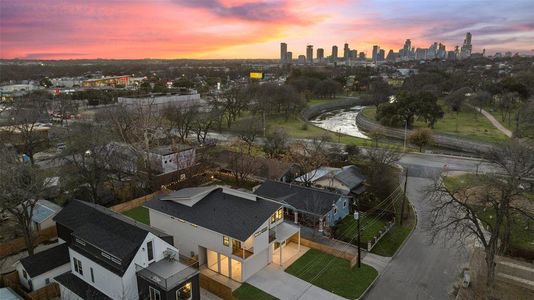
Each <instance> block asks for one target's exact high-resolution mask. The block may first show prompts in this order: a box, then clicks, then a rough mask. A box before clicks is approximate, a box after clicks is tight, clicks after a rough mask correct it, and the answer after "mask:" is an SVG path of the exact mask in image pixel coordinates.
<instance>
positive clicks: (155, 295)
mask: <svg viewBox="0 0 534 300" xmlns="http://www.w3.org/2000/svg"><path fill="white" fill-rule="evenodd" d="M148 293H149V295H150V300H161V295H160V293H159V291H158V290H157V289H155V288H153V287H151V286H149V287H148Z"/></svg>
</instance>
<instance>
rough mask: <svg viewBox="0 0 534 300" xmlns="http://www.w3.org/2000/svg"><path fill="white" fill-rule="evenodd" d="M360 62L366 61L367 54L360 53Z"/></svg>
mask: <svg viewBox="0 0 534 300" xmlns="http://www.w3.org/2000/svg"><path fill="white" fill-rule="evenodd" d="M358 58H359V59H360V60H365V53H364V52H363V51H362V52H360V55H359V56H358Z"/></svg>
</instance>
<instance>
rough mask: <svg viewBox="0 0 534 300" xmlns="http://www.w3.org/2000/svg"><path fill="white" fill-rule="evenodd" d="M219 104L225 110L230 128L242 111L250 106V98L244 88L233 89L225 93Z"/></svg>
mask: <svg viewBox="0 0 534 300" xmlns="http://www.w3.org/2000/svg"><path fill="white" fill-rule="evenodd" d="M219 102H220V104H221V105H222V107H223V108H224V111H225V115H226V124H227V125H228V128H230V127H232V123H233V122H234V121H235V120H236V119H237V117H238V116H239V115H240V114H241V111H242V110H243V109H245V108H246V107H247V106H248V103H249V98H248V96H247V93H245V92H244V90H243V89H242V88H240V87H232V88H230V89H228V90H227V91H225V92H224V93H223V95H222V97H221V98H220V99H219Z"/></svg>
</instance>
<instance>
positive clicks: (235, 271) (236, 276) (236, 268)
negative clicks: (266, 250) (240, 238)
mask: <svg viewBox="0 0 534 300" xmlns="http://www.w3.org/2000/svg"><path fill="white" fill-rule="evenodd" d="M232 279H233V280H235V281H239V282H241V262H240V261H238V260H235V259H233V258H232Z"/></svg>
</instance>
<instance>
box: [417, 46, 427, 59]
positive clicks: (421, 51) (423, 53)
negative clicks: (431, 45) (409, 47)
mask: <svg viewBox="0 0 534 300" xmlns="http://www.w3.org/2000/svg"><path fill="white" fill-rule="evenodd" d="M427 52H428V49H425V48H417V49H415V59H418V60H425V59H426V55H427Z"/></svg>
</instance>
